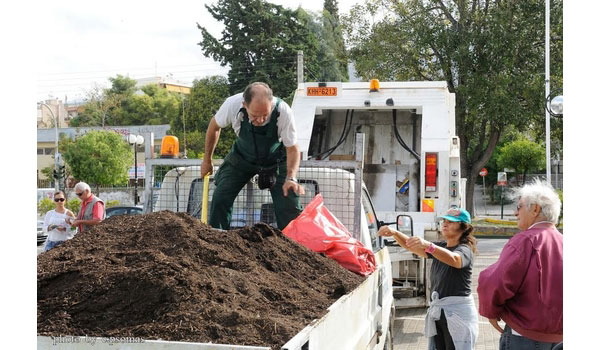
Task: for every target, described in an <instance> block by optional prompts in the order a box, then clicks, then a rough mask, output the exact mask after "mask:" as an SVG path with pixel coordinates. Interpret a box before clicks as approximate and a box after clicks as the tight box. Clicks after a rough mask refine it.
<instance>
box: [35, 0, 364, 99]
mask: <svg viewBox="0 0 600 350" xmlns="http://www.w3.org/2000/svg"><path fill="white" fill-rule="evenodd" d="M271 2H272V3H275V4H278V5H283V6H285V7H288V8H292V9H294V8H297V7H298V6H302V7H303V8H304V9H306V10H310V11H320V10H321V9H322V6H323V1H322V0H317V1H306V0H304V1H302V0H285V1H282V0H272V1H271ZM85 3H86V2H82V1H73V0H66V1H56V2H52V5H51V6H50V5H43V7H44V10H43V12H42V15H41V16H40V18H39V26H38V28H40V30H39V35H36V45H35V46H36V48H35V49H34V52H37V53H38V54H39V59H36V77H35V79H36V89H37V91H36V99H37V100H38V101H42V100H46V99H49V98H59V99H61V100H63V101H64V100H65V96H66V98H67V101H76V100H78V99H81V98H82V97H84V96H85V92H86V91H89V90H91V89H92V87H93V86H94V84H97V85H99V86H102V87H109V86H110V83H109V81H108V79H107V78H108V77H114V76H116V74H121V75H128V76H129V77H131V78H134V79H136V78H149V77H155V76H167V75H169V74H172V77H173V78H174V79H176V80H180V81H183V82H187V83H191V82H192V81H193V80H194V78H197V77H204V76H208V75H216V74H220V75H225V74H226V73H227V68H226V67H221V66H220V65H219V63H217V62H215V61H213V60H212V59H211V58H207V57H204V56H203V54H202V50H201V48H200V46H199V45H197V43H198V42H199V41H200V40H201V32H200V30H199V29H198V28H197V25H196V23H199V24H200V25H202V26H204V27H206V28H208V30H209V32H210V33H211V34H212V35H213V36H215V37H217V38H220V33H221V31H222V29H223V25H222V24H221V23H219V22H217V21H216V20H215V19H214V18H213V17H212V16H211V15H210V14H209V13H208V11H207V10H206V8H205V7H204V5H205V4H209V5H210V4H214V3H216V1H212V0H209V1H190V0H185V1H170V2H166V1H138V0H133V1H123V0H121V1H114V0H107V1H102V2H97V5H94V6H90V5H85ZM355 3H358V0H338V6H339V10H340V13H347V12H348V11H349V9H350V8H351V6H352V5H354V4H355ZM36 56H37V55H36Z"/></svg>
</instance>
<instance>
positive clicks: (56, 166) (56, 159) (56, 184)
mask: <svg viewBox="0 0 600 350" xmlns="http://www.w3.org/2000/svg"><path fill="white" fill-rule="evenodd" d="M38 103H39V104H40V109H41V106H44V107H46V108H48V110H49V111H50V115H52V119H54V131H55V133H56V136H55V139H54V141H55V143H56V144H55V147H56V150H54V171H55V173H56V174H58V173H59V162H60V161H61V157H60V153H58V118H57V117H56V116H54V112H53V111H52V108H50V106H48V105H47V104H45V103H44V102H38ZM54 189H55V190H57V191H58V190H59V189H60V179H56V181H55V182H54Z"/></svg>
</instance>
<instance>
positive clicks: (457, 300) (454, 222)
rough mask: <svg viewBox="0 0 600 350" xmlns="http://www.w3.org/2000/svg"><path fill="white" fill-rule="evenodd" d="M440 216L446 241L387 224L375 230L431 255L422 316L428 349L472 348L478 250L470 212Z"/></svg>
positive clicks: (455, 210) (457, 210)
mask: <svg viewBox="0 0 600 350" xmlns="http://www.w3.org/2000/svg"><path fill="white" fill-rule="evenodd" d="M441 219H443V223H442V236H443V237H444V238H445V241H440V242H429V241H426V240H424V239H422V238H420V237H408V236H406V235H405V234H403V233H401V232H398V231H396V230H394V229H392V228H390V227H388V226H382V227H381V228H380V229H379V232H378V234H379V235H380V236H386V237H394V239H395V240H396V241H397V242H398V244H400V245H401V246H402V247H404V248H405V249H407V250H409V251H411V252H413V253H415V254H417V255H419V256H422V257H424V258H431V259H433V263H432V264H431V302H430V306H429V309H428V310H427V316H426V318H425V336H426V337H428V338H429V349H430V350H432V349H435V350H449V349H465V350H471V349H474V348H475V341H476V340H477V334H478V333H479V326H478V319H477V309H476V307H475V301H474V299H473V295H472V294H471V273H472V269H473V256H474V254H475V253H476V252H477V248H476V245H477V242H476V240H475V237H473V234H472V233H473V226H472V225H471V215H470V214H469V212H468V211H466V210H464V209H460V208H451V209H450V210H448V212H447V213H446V214H445V215H444V216H442V217H441Z"/></svg>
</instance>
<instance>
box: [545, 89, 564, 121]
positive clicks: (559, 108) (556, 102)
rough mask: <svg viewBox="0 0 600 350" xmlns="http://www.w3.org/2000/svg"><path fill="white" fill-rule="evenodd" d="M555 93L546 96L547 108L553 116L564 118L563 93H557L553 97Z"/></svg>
mask: <svg viewBox="0 0 600 350" xmlns="http://www.w3.org/2000/svg"><path fill="white" fill-rule="evenodd" d="M553 95H554V94H550V95H548V97H546V104H545V107H546V110H547V111H548V113H550V115H551V116H553V117H557V118H562V116H563V97H562V95H556V96H554V97H552V96H553Z"/></svg>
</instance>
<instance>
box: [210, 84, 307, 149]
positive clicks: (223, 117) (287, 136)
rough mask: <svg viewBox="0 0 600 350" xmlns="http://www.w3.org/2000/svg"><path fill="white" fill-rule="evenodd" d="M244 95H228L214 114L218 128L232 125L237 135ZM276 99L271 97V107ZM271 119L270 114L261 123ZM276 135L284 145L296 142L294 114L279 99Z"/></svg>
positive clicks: (240, 124) (240, 123) (288, 145)
mask: <svg viewBox="0 0 600 350" xmlns="http://www.w3.org/2000/svg"><path fill="white" fill-rule="evenodd" d="M243 101H244V96H243V94H242V93H239V94H237V95H233V96H230V97H229V98H227V99H226V100H225V102H223V104H222V105H221V107H220V108H219V110H218V111H217V113H216V114H215V121H216V122H217V124H218V125H219V127H220V128H225V127H227V126H229V125H231V126H232V127H233V131H234V132H235V134H236V135H238V136H239V134H240V128H241V126H242V117H243V114H242V113H239V111H240V109H241V108H242V107H243V105H242V102H243ZM276 103H277V99H276V98H275V97H273V99H272V100H271V105H272V107H271V108H275V104H276ZM270 120H271V115H270V114H269V116H268V117H267V120H265V122H264V123H263V124H262V125H261V126H264V125H266V124H267V123H268V122H269V121H270ZM277 135H278V136H279V140H280V141H281V142H283V145H284V146H285V147H291V146H293V145H295V144H296V143H298V137H297V136H296V124H295V122H294V116H293V113H292V109H291V108H290V106H289V105H288V104H287V103H285V101H283V100H281V102H280V103H279V117H278V118H277Z"/></svg>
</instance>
